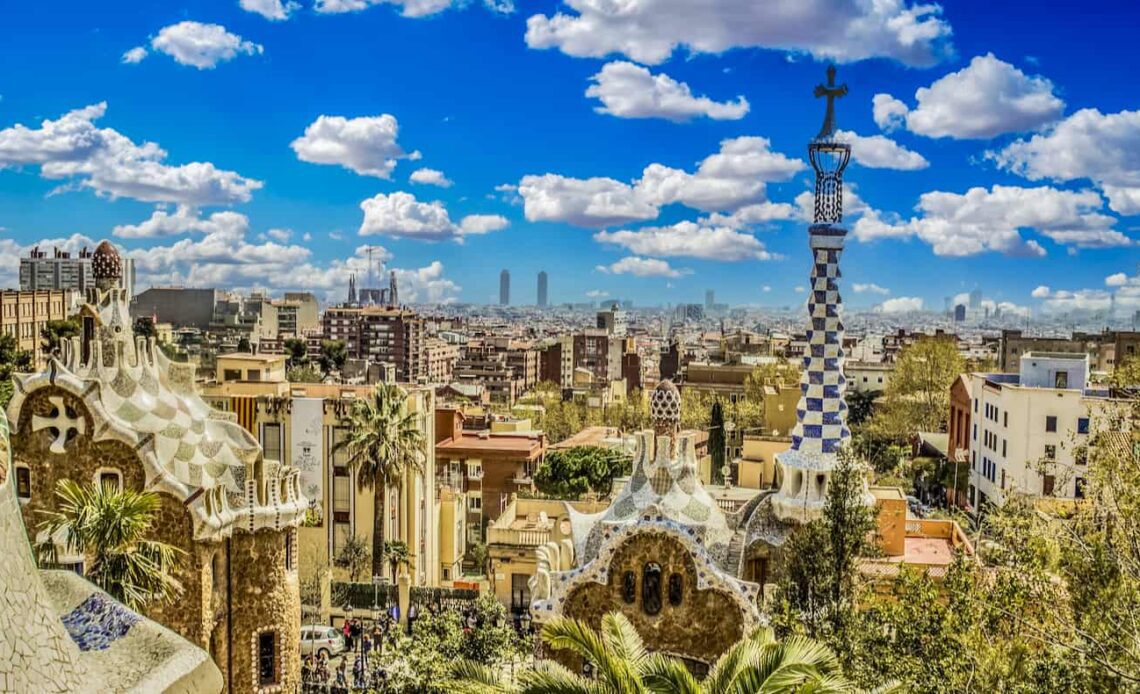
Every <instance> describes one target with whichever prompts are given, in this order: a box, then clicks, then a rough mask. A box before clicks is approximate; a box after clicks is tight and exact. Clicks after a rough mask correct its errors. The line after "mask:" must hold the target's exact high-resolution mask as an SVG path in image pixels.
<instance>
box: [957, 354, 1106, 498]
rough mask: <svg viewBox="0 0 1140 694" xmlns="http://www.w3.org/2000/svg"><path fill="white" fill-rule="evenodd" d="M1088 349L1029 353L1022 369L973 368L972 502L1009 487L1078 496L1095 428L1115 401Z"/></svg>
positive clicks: (1036, 493)
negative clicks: (1093, 379) (1096, 380)
mask: <svg viewBox="0 0 1140 694" xmlns="http://www.w3.org/2000/svg"><path fill="white" fill-rule="evenodd" d="M1088 373H1089V363H1088V357H1087V356H1085V355H1073V354H1056V353H1032V352H1030V353H1026V354H1025V355H1023V356H1022V357H1021V363H1020V373H1017V374H982V373H974V374H970V376H969V379H970V386H971V388H970V392H971V394H972V401H971V424H970V427H971V431H970V437H969V443H970V446H969V461H970V470H971V472H970V486H969V490H968V497H969V500H970V504H971V505H972V506H973V507H974V508H978V507H979V506H980V505H983V504H985V503H992V504H996V505H1001V504H1002V503H1004V502H1005V499H1006V498H1007V496H1008V495H1010V494H1011V493H1023V494H1029V495H1031V496H1041V497H1056V498H1060V499H1079V498H1081V497H1083V495H1084V489H1083V488H1084V484H1085V481H1086V480H1087V478H1088V463H1087V460H1088V452H1087V446H1088V445H1089V443H1090V441H1089V439H1090V434H1091V433H1093V432H1095V431H1097V430H1098V429H1100V428H1102V427H1100V426H1098V424H1099V423H1100V422H1103V420H1104V417H1105V416H1106V414H1107V413H1108V412H1109V411H1110V409H1111V408H1112V407H1114V405H1115V403H1114V401H1113V400H1110V399H1109V397H1108V392H1107V390H1098V389H1094V388H1090V387H1089V384H1088Z"/></svg>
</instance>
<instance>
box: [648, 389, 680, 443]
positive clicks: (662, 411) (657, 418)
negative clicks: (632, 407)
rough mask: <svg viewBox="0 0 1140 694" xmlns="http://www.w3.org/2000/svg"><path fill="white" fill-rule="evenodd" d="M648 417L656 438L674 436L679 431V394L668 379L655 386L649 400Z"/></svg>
mask: <svg viewBox="0 0 1140 694" xmlns="http://www.w3.org/2000/svg"><path fill="white" fill-rule="evenodd" d="M649 417H650V419H652V420H653V431H654V433H656V434H657V435H658V436H676V435H677V434H678V433H679V432H680V431H681V393H680V392H678V391H677V386H675V385H673V382H672V381H670V380H669V379H665V380H664V381H661V382H660V383H658V384H657V387H656V388H654V389H653V395H652V397H651V398H650V399H649Z"/></svg>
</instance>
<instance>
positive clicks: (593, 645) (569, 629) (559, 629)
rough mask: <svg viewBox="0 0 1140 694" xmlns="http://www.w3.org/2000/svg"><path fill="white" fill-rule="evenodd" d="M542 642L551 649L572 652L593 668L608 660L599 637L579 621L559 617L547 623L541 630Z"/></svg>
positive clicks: (604, 645) (604, 644) (604, 647)
mask: <svg viewBox="0 0 1140 694" xmlns="http://www.w3.org/2000/svg"><path fill="white" fill-rule="evenodd" d="M542 640H543V641H545V642H546V644H547V645H548V646H550V647H551V648H555V649H559V650H569V651H572V652H573V653H574V654H575V655H577V656H578V657H579V658H582V659H583V660H586V661H589V662H590V663H592V664H594V665H595V666H596V665H600V664H601V663H602V662H603V661H605V660H607V659H608V658H609V655H608V654H607V653H606V643H605V641H603V640H602V637H601V635H600V634H598V632H596V631H594V630H593V629H591V628H590V626H589V625H588V624H586V623H585V622H583V621H581V620H577V619H570V618H568V617H561V618H558V619H555V620H552V621H550V622H548V623H547V624H546V625H545V626H543V628H542Z"/></svg>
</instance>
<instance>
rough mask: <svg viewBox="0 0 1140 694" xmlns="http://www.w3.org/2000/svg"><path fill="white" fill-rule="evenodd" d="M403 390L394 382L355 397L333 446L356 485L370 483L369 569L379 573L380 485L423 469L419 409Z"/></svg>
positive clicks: (382, 487) (381, 557)
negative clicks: (345, 431) (408, 402)
mask: <svg viewBox="0 0 1140 694" xmlns="http://www.w3.org/2000/svg"><path fill="white" fill-rule="evenodd" d="M406 399H407V394H406V393H404V391H403V389H401V388H400V387H399V386H397V385H394V384H388V383H382V384H380V385H377V386H376V390H375V391H373V394H372V398H370V399H369V398H365V399H361V400H357V401H356V402H354V403H353V407H352V412H351V413H350V415H349V419H350V422H351V425H350V428H349V434H348V436H347V437H345V438H344V439H341V440H340V441H339V442H337V444H336V445H335V446H334V447H333V450H334V451H339V450H345V451H347V453H348V466H349V468H351V469H352V472H353V474H354V475H356V481H357V484H358V485H359V486H360V488H362V489H371V490H372V492H373V503H374V504H375V506H374V508H375V509H376V512H375V513H374V514H373V516H374V517H373V527H372V574H373V575H374V576H381V575H383V569H384V556H385V554H386V551H385V547H384V538H385V537H386V533H385V532H384V520H385V517H386V516H387V513H386V512H385V510H384V500H385V497H386V495H385V494H384V490H385V489H387V488H389V487H392V486H399V485H400V484H401V483H402V482H403V479H404V475H405V473H406V472H407V471H408V470H415V471H417V472H423V465H424V447H425V445H426V442H425V439H424V433H423V428H422V427H421V426H420V417H421V415H420V414H418V413H416V412H411V411H409V410H408V409H407V407H406V402H405V401H406Z"/></svg>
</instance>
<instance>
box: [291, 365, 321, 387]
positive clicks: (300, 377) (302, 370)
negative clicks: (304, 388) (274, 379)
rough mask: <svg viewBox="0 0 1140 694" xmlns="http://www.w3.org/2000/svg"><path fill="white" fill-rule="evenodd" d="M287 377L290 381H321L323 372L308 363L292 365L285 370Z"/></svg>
mask: <svg viewBox="0 0 1140 694" xmlns="http://www.w3.org/2000/svg"><path fill="white" fill-rule="evenodd" d="M285 378H287V379H289V382H290V383H320V382H321V373H320V372H319V371H317V370H316V369H314V368H313V367H312V366H310V365H308V364H305V365H304V366H290V367H289V368H288V369H287V370H286V371H285Z"/></svg>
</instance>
